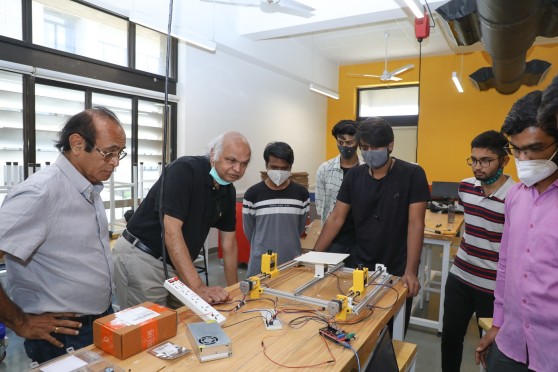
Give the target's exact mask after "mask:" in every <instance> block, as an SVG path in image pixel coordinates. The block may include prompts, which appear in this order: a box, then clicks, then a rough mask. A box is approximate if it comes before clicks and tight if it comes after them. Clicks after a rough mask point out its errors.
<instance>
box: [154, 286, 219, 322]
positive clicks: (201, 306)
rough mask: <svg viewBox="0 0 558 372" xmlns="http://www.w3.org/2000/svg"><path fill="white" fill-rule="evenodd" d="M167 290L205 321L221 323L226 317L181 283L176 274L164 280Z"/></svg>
mask: <svg viewBox="0 0 558 372" xmlns="http://www.w3.org/2000/svg"><path fill="white" fill-rule="evenodd" d="M164 286H165V288H166V289H167V291H169V292H170V293H172V294H173V295H174V296H175V297H176V298H178V299H179V300H180V301H182V303H183V304H184V305H186V306H188V307H189V308H190V309H191V310H192V311H193V312H194V313H196V314H197V315H198V316H199V317H200V318H202V319H203V320H205V321H212V322H217V323H219V324H221V323H223V322H224V321H225V320H227V318H225V317H224V316H223V314H221V313H220V312H218V311H217V310H215V309H214V308H213V306H211V305H210V304H208V303H207V302H205V300H204V299H203V298H201V297H200V296H198V294H197V293H196V292H194V291H192V290H191V289H190V288H188V286H186V284H184V283H182V282H181V281H180V280H179V279H178V277H177V276H175V277H174V278H171V279H167V280H165V284H164Z"/></svg>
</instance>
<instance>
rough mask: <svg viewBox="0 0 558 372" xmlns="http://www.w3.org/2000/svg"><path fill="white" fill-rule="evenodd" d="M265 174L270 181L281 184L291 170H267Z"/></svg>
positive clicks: (287, 177) (289, 174)
mask: <svg viewBox="0 0 558 372" xmlns="http://www.w3.org/2000/svg"><path fill="white" fill-rule="evenodd" d="M267 175H268V177H269V179H270V180H271V182H273V183H274V184H275V185H277V186H281V185H282V184H283V182H285V181H286V180H288V179H289V177H290V176H291V172H290V171H284V170H268V171H267Z"/></svg>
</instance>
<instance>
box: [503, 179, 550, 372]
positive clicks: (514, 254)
mask: <svg viewBox="0 0 558 372" xmlns="http://www.w3.org/2000/svg"><path fill="white" fill-rule="evenodd" d="M505 215H506V222H505V224H504V232H503V236H502V244H501V247H500V260H499V262H498V273H497V277H496V290H495V292H494V296H495V301H494V320H493V324H494V325H495V326H497V327H500V331H499V332H498V335H497V336H496V342H497V343H498V348H499V349H500V350H501V351H502V352H503V353H504V354H505V355H507V356H508V357H509V358H512V359H514V360H516V361H519V362H522V363H526V361H527V349H528V350H529V368H530V369H533V370H535V371H540V372H556V371H558V348H557V345H558V180H557V181H555V182H554V183H553V184H552V185H550V187H549V188H548V189H547V190H546V191H545V192H543V193H542V194H541V195H539V193H538V191H537V190H536V189H535V188H534V187H526V186H525V185H524V184H523V183H518V184H515V185H514V186H513V187H512V188H511V190H510V191H509V193H508V196H507V198H506V204H505Z"/></svg>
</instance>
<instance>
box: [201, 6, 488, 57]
mask: <svg viewBox="0 0 558 372" xmlns="http://www.w3.org/2000/svg"><path fill="white" fill-rule="evenodd" d="M204 1H205V0H204ZM207 1H211V0H207ZM417 1H418V0H417ZM259 2H260V0H221V1H219V2H218V6H229V7H230V6H232V7H237V8H238V17H239V22H238V24H239V25H240V30H239V31H240V34H242V35H243V36H245V37H248V38H250V39H252V40H266V39H273V38H291V39H293V40H296V41H299V42H301V43H303V44H305V45H306V46H308V47H309V48H311V49H312V50H314V52H315V53H319V54H321V55H322V56H324V57H326V58H328V59H330V60H332V61H334V62H336V63H338V64H339V65H351V64H359V63H368V62H376V61H383V60H384V56H385V36H384V35H385V33H386V32H388V33H389V40H388V43H389V44H388V58H389V59H403V58H418V56H419V43H418V41H417V39H416V37H415V30H414V22H415V17H414V15H413V14H412V13H411V11H410V10H409V9H408V8H407V7H406V5H405V3H404V2H403V0H367V1H365V0H300V2H301V3H304V4H306V5H309V6H311V7H313V8H315V9H316V10H315V11H313V12H312V16H311V17H303V16H299V15H296V14H285V13H283V11H282V9H281V8H278V7H277V6H276V5H271V6H265V7H264V6H246V5H244V4H248V3H250V4H258V3H259ZM446 2H447V0H444V1H434V0H432V1H428V5H429V7H430V10H431V11H432V14H433V15H434V17H433V19H431V21H430V23H431V25H432V26H434V27H432V28H431V31H430V37H429V38H427V39H425V40H423V41H422V55H423V56H425V55H426V56H428V55H447V54H452V53H462V52H468V51H472V50H480V49H482V44H480V43H478V45H475V46H473V47H468V48H467V49H464V48H459V49H458V48H456V47H453V46H452V45H453V44H452V43H451V41H450V42H448V40H447V37H446V34H445V33H444V32H443V30H442V22H440V21H439V16H438V14H437V13H435V12H434V10H435V9H436V8H437V7H438V6H440V5H442V4H444V3H446ZM422 4H423V5H424V4H425V1H424V0H422ZM265 5H267V4H265ZM279 5H280V4H279ZM270 8H271V9H272V11H269V9H270ZM265 9H268V10H267V11H264V10H265ZM273 9H275V10H276V11H273ZM301 14H304V13H302V12H301ZM307 14H309V13H307ZM388 66H389V62H388Z"/></svg>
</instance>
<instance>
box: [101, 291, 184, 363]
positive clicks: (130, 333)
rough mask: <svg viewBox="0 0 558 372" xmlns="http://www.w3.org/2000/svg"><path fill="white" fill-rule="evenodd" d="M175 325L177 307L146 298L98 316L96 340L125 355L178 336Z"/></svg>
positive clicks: (110, 350) (119, 356) (116, 353)
mask: <svg viewBox="0 0 558 372" xmlns="http://www.w3.org/2000/svg"><path fill="white" fill-rule="evenodd" d="M176 327H177V315H176V311H174V310H171V309H169V308H166V307H164V306H161V305H157V304H155V303H153V302H144V303H143V304H141V305H137V306H134V307H131V308H129V309H125V310H122V311H119V312H117V313H114V314H111V315H107V316H105V317H102V318H99V319H97V320H95V322H94V323H93V344H95V346H97V347H98V348H99V349H102V350H103V351H106V352H107V353H109V354H112V355H114V356H115V357H117V358H119V359H126V358H129V357H131V356H132V355H134V354H137V353H139V352H140V351H142V350H145V349H148V348H150V347H151V346H154V345H157V344H158V343H160V342H162V341H164V340H167V339H169V338H171V337H174V336H176Z"/></svg>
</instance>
